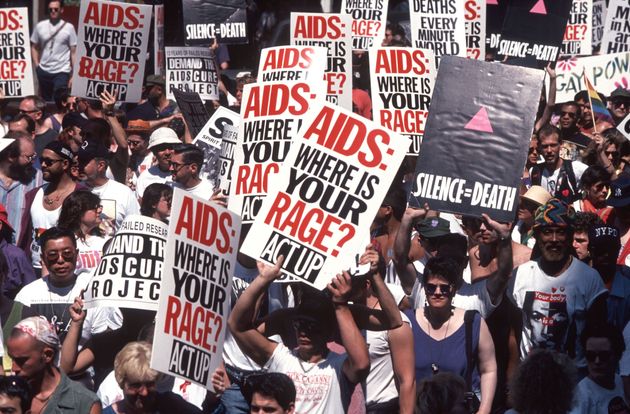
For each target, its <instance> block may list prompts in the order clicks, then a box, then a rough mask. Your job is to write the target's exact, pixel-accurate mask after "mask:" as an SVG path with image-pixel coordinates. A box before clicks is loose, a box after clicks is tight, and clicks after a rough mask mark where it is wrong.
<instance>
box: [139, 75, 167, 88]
mask: <svg viewBox="0 0 630 414" xmlns="http://www.w3.org/2000/svg"><path fill="white" fill-rule="evenodd" d="M153 85H157V86H161V87H162V88H164V87H165V86H166V79H164V76H162V75H149V76H147V78H146V79H145V81H144V86H153Z"/></svg>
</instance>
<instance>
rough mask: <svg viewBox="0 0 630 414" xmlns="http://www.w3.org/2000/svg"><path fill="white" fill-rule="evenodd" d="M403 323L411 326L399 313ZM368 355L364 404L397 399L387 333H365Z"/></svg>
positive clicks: (407, 319) (368, 405) (368, 404)
mask: <svg viewBox="0 0 630 414" xmlns="http://www.w3.org/2000/svg"><path fill="white" fill-rule="evenodd" d="M400 316H401V317H402V320H403V323H406V324H409V325H411V322H410V321H409V318H407V315H405V314H404V313H402V312H401V313H400ZM365 341H366V342H367V345H368V353H369V355H370V373H369V374H368V376H367V378H366V379H365V384H364V386H365V388H364V393H365V404H366V406H367V407H368V408H369V407H370V405H372V404H378V403H385V402H388V401H391V400H393V399H395V398H398V389H397V388H396V382H395V380H394V364H393V361H392V354H391V352H390V348H389V331H365Z"/></svg>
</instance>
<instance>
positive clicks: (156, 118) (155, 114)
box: [127, 75, 180, 129]
mask: <svg viewBox="0 0 630 414" xmlns="http://www.w3.org/2000/svg"><path fill="white" fill-rule="evenodd" d="M144 88H145V93H146V96H147V100H146V102H144V103H142V104H140V105H138V106H137V107H135V108H134V109H132V110H131V111H129V112H128V113H127V119H128V120H130V121H131V120H134V119H143V120H145V121H149V127H150V129H156V128H159V127H163V126H167V125H168V124H169V123H170V122H171V120H172V119H173V118H175V117H178V116H180V115H179V114H176V112H178V109H177V104H176V103H175V102H173V101H171V100H169V99H166V80H165V79H164V76H160V75H149V76H147V79H146V81H145V82H144Z"/></svg>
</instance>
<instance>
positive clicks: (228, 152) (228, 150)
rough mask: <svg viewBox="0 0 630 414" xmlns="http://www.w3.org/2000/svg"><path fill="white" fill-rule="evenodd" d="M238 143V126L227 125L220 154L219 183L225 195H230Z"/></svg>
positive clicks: (224, 128) (224, 129)
mask: <svg viewBox="0 0 630 414" xmlns="http://www.w3.org/2000/svg"><path fill="white" fill-rule="evenodd" d="M237 141H238V125H235V126H232V125H225V126H224V127H223V137H222V139H221V152H220V153H219V174H220V176H219V181H220V187H219V188H221V190H222V193H223V195H226V196H227V195H229V194H230V186H231V185H232V169H233V167H234V148H236V144H237Z"/></svg>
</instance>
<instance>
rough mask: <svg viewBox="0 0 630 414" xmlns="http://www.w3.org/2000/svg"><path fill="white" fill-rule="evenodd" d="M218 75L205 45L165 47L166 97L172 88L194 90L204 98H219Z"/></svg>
mask: <svg viewBox="0 0 630 414" xmlns="http://www.w3.org/2000/svg"><path fill="white" fill-rule="evenodd" d="M218 82H219V75H218V74H217V68H216V64H215V62H214V56H213V55H212V52H210V49H208V48H207V47H167V48H166V97H167V98H168V99H173V98H174V95H173V89H179V90H180V91H183V92H196V93H198V94H199V97H200V98H201V99H204V100H207V99H209V100H219V87H218Z"/></svg>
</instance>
